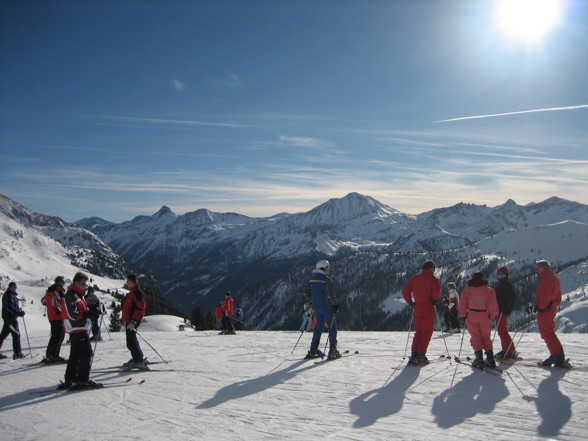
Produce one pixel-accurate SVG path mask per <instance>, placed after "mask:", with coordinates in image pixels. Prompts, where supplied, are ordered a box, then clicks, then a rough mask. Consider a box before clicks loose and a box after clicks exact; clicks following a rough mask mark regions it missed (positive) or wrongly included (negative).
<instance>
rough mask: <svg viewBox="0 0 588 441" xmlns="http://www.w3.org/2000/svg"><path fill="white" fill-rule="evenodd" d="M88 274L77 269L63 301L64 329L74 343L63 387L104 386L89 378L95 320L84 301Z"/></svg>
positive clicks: (90, 387)
mask: <svg viewBox="0 0 588 441" xmlns="http://www.w3.org/2000/svg"><path fill="white" fill-rule="evenodd" d="M87 282H88V276H87V275H86V274H84V273H82V272H77V273H76V275H75V276H74V278H73V281H72V284H71V285H70V286H69V288H68V289H67V292H66V293H65V295H64V296H63V300H62V301H61V317H62V319H63V327H64V328H65V332H67V333H68V334H69V341H70V343H71V346H70V353H69V359H68V360H67V368H66V369H65V382H63V383H62V384H61V385H60V386H59V388H60V389H93V388H97V387H102V385H101V384H100V383H96V382H95V381H94V380H91V379H90V369H91V366H92V356H93V353H92V346H91V344H90V328H91V327H92V320H90V317H88V305H87V304H86V301H85V300H84V296H85V294H86V283H87Z"/></svg>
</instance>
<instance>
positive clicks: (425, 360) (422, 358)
mask: <svg viewBox="0 0 588 441" xmlns="http://www.w3.org/2000/svg"><path fill="white" fill-rule="evenodd" d="M417 361H418V362H419V366H425V365H427V364H429V359H428V358H427V356H426V355H425V353H424V352H417Z"/></svg>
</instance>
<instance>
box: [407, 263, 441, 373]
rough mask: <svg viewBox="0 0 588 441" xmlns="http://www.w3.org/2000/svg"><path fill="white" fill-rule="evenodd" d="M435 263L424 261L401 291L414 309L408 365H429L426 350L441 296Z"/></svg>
mask: <svg viewBox="0 0 588 441" xmlns="http://www.w3.org/2000/svg"><path fill="white" fill-rule="evenodd" d="M435 269H436V265H435V262H433V261H432V260H426V261H425V262H424V263H423V267H422V271H421V272H420V273H419V274H416V275H414V276H412V277H411V278H410V280H409V281H408V283H407V284H406V285H404V288H403V289H402V297H403V298H404V300H405V301H406V303H408V304H409V305H410V306H411V307H413V308H414V311H413V314H414V337H413V339H412V347H411V351H412V353H411V356H410V357H409V359H408V364H409V365H414V366H420V365H425V364H428V363H429V360H428V359H427V349H428V347H429V342H430V341H431V336H432V335H433V330H434V329H435V314H436V311H435V304H436V303H437V300H439V296H440V295H441V282H440V281H439V279H438V278H437V277H435Z"/></svg>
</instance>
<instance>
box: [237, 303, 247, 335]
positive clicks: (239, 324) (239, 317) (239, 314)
mask: <svg viewBox="0 0 588 441" xmlns="http://www.w3.org/2000/svg"><path fill="white" fill-rule="evenodd" d="M235 328H237V330H239V331H242V330H243V329H245V326H244V323H243V309H241V305H237V309H235Z"/></svg>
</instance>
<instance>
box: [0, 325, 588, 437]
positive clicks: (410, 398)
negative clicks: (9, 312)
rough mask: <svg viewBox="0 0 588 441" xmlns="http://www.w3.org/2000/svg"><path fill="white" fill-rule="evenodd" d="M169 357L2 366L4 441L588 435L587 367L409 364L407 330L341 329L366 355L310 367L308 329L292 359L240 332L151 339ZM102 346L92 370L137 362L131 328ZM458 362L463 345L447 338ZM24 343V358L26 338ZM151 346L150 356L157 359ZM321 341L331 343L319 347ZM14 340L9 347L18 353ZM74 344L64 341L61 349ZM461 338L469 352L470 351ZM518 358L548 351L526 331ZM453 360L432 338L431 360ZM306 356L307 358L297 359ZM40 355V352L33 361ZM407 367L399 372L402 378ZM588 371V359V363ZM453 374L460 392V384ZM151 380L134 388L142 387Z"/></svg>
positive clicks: (584, 348) (571, 344)
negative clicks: (490, 370) (147, 363)
mask: <svg viewBox="0 0 588 441" xmlns="http://www.w3.org/2000/svg"><path fill="white" fill-rule="evenodd" d="M46 332H47V327H45V328H43V327H42V326H38V327H37V328H35V329H34V330H33V331H31V329H29V333H31V335H30V337H31V338H30V341H31V346H32V347H33V353H39V355H42V354H43V352H44V348H45V343H46V340H47V337H46V336H44V333H46ZM142 335H143V336H144V337H145V338H146V339H147V340H148V341H149V342H150V343H151V344H152V345H153V346H154V347H155V348H156V349H157V350H158V351H159V352H160V353H161V354H162V355H163V356H164V357H165V358H167V359H169V360H173V361H172V362H170V363H169V365H165V364H162V365H156V366H153V368H154V369H177V371H163V372H136V371H133V372H95V373H93V374H92V378H94V379H95V380H97V381H104V382H109V381H111V382H112V381H121V380H124V379H126V378H129V377H133V380H132V382H131V383H130V384H129V385H127V386H121V387H115V388H106V389H100V390H92V391H84V392H79V393H71V394H68V393H56V394H51V395H46V396H42V397H41V396H39V395H35V394H31V392H33V391H40V390H44V389H46V388H48V387H50V386H52V385H57V384H58V383H59V380H61V379H62V378H63V374H64V372H65V365H52V366H43V367H25V366H24V365H25V364H28V363H30V362H31V360H30V359H29V360H26V359H25V360H19V361H16V362H14V363H10V362H6V360H2V362H0V379H1V381H2V388H1V389H2V392H1V394H2V397H1V398H0V433H1V434H2V439H3V440H9V441H33V440H43V441H53V440H60V441H63V440H64V439H74V438H75V439H76V440H80V441H83V440H92V441H99V440H126V441H130V440H142V441H145V440H179V439H190V440H221V439H230V440H308V439H311V438H319V439H323V440H362V441H366V440H384V439H403V440H404V439H406V440H420V439H423V440H424V439H433V438H434V439H436V440H445V439H447V440H449V439H451V440H455V439H456V438H463V439H487V438H493V439H505V440H506V439H512V438H515V437H516V438H517V439H524V440H529V439H541V438H552V439H558V440H578V439H587V438H588V427H587V425H586V423H585V417H586V416H587V415H588V400H586V398H585V397H586V396H587V393H588V384H587V383H586V372H584V371H581V370H575V371H574V370H572V371H565V370H559V369H552V370H547V369H540V368H535V367H530V366H524V365H522V364H517V363H514V364H512V365H507V364H504V365H501V366H500V369H502V370H503V374H502V375H501V376H499V375H488V374H485V373H483V372H479V371H475V370H473V369H472V368H471V367H469V366H467V365H463V364H457V363H455V361H453V360H451V361H450V360H443V361H439V362H437V363H432V364H430V365H428V366H426V367H422V368H418V367H409V368H404V364H405V361H404V360H402V356H403V354H404V349H405V345H406V337H407V334H406V333H402V332H348V331H342V332H340V333H339V347H340V349H341V350H345V349H349V350H350V351H351V352H353V351H355V350H359V351H360V354H353V355H352V356H349V357H345V358H342V359H340V360H335V361H333V362H329V363H324V364H319V365H316V364H315V363H314V360H303V359H302V357H304V355H305V353H306V351H307V349H308V345H309V343H310V337H311V336H310V334H308V335H305V336H303V338H302V339H301V341H300V344H299V345H298V347H297V348H296V350H295V352H294V354H293V355H292V356H290V352H291V351H292V348H293V346H294V344H295V342H296V340H297V338H298V334H297V333H292V332H271V331H245V332H239V333H238V335H236V336H221V335H217V334H211V333H205V332H191V331H186V332H177V331H174V332H161V331H153V332H143V333H142ZM559 337H560V339H561V340H562V343H563V345H564V348H565V350H566V354H567V356H569V357H570V358H571V362H572V364H573V365H578V366H580V365H583V364H582V362H583V360H586V357H587V356H588V336H587V335H585V334H561V335H559ZM112 338H113V339H112V340H108V339H106V340H105V341H103V342H101V343H99V344H98V347H97V351H96V360H95V362H94V365H93V367H94V368H95V369H100V368H106V367H111V366H116V365H118V364H121V363H123V362H125V361H127V360H128V358H129V354H128V351H127V349H126V347H125V340H124V334H123V333H113V334H112ZM445 342H447V345H448V347H449V351H450V353H451V355H457V352H458V350H459V343H460V337H459V335H457V336H450V337H447V338H446V339H445ZM23 343H24V345H23V346H24V347H25V348H26V350H27V351H28V347H27V343H26V339H24V340H23ZM141 343H142V348H143V351H144V352H145V355H146V356H148V357H149V359H150V360H152V361H157V360H158V359H159V357H158V356H157V355H156V354H155V353H153V351H152V350H151V349H150V348H149V347H148V346H147V345H146V344H143V342H141ZM323 344H324V339H323ZM9 348H10V337H9V339H8V340H7V341H6V342H5V347H4V349H5V351H4V353H6V354H7V355H11V351H10V350H7V349H9ZM68 352H69V347H68V346H64V347H63V349H62V355H67V354H68ZM471 352H472V351H471V349H470V347H469V344H468V339H465V341H464V345H463V350H462V353H461V358H462V359H465V357H466V356H468V355H469V356H472V353H471ZM519 352H520V353H521V354H522V355H523V357H525V355H528V358H527V359H526V360H525V361H529V360H531V359H539V358H540V357H542V356H544V355H546V348H545V345H544V343H543V341H542V340H541V338H540V337H539V335H538V334H536V333H528V334H526V335H525V336H524V337H523V339H522V341H521V343H520V345H519ZM441 354H446V350H445V344H444V343H443V339H433V340H432V341H431V345H430V347H429V352H428V355H429V357H430V358H435V357H436V356H439V355H441ZM295 357H300V359H295ZM36 359H40V356H38V357H36ZM401 362H402V365H401V366H400V367H399V368H398V369H397V370H396V371H394V368H395V367H397V366H398V365H399V364H400V363H401ZM584 366H585V365H584ZM454 374H455V378H454V382H453V385H452V384H451V382H452V378H453V376H454ZM142 379H144V380H146V381H145V383H144V384H141V385H139V384H137V383H138V382H139V381H140V380H142Z"/></svg>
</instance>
